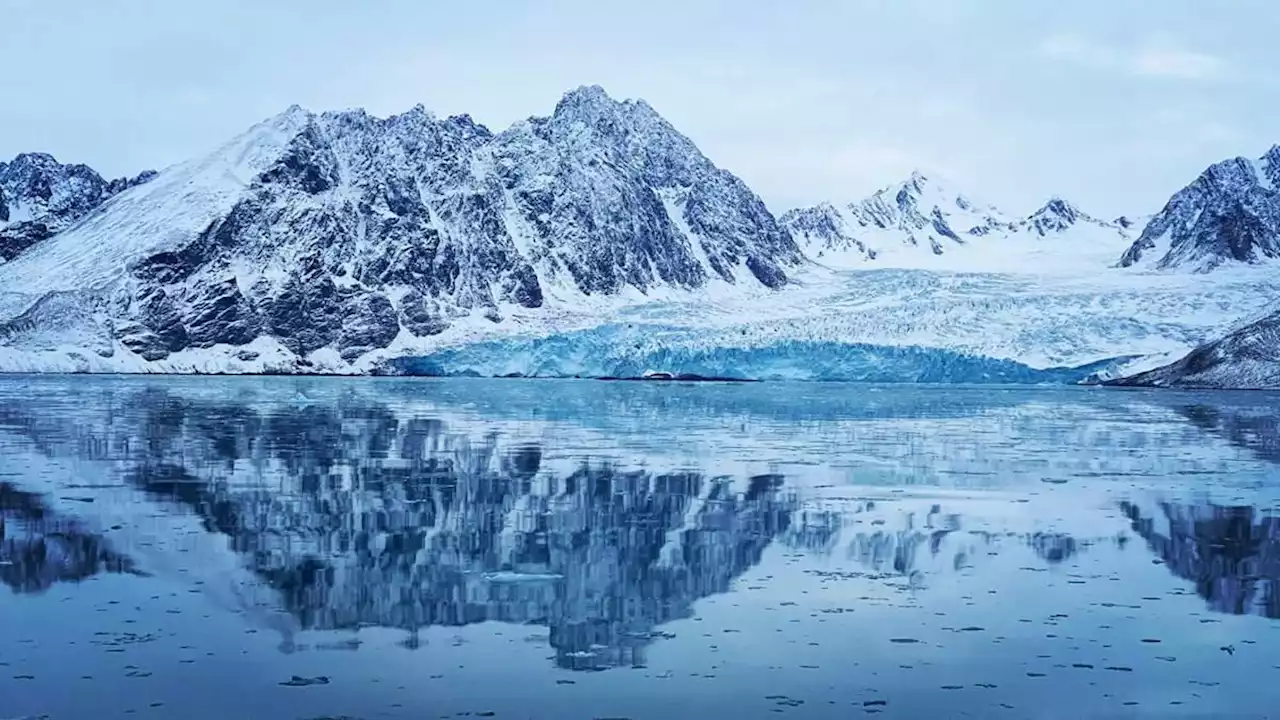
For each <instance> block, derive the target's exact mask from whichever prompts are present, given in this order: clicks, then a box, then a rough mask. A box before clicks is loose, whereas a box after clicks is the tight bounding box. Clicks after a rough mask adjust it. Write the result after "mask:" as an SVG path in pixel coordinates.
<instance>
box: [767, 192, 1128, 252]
mask: <svg viewBox="0 0 1280 720" xmlns="http://www.w3.org/2000/svg"><path fill="white" fill-rule="evenodd" d="M781 221H782V223H783V225H785V226H786V227H787V229H788V230H790V231H791V233H792V235H793V236H794V237H795V238H796V241H797V242H798V243H799V244H800V245H801V247H802V248H804V250H805V252H806V253H807V254H808V255H809V256H810V257H812V258H814V259H815V260H817V261H819V262H822V263H824V264H829V265H835V266H855V267H857V266H864V265H869V266H875V265H885V266H903V265H906V266H912V265H915V264H918V263H921V262H926V263H927V262H929V261H931V260H933V259H934V258H937V257H941V256H946V262H947V263H952V262H954V261H961V262H963V261H966V260H975V259H979V258H980V261H981V262H982V264H984V265H985V266H987V267H990V268H993V269H998V268H999V267H1000V266H1001V261H1002V260H1004V261H1005V262H1004V264H1009V261H1011V260H1015V259H1016V260H1018V261H1022V260H1025V259H1026V258H1024V257H1023V256H1024V255H1025V254H1026V252H1027V251H1028V250H1031V251H1035V250H1038V249H1042V248H1040V247H1039V246H1038V245H1037V244H1036V242H1035V241H1037V240H1043V239H1059V238H1062V237H1066V236H1071V237H1073V238H1075V236H1077V235H1085V236H1087V237H1084V238H1080V242H1077V243H1075V244H1077V245H1080V246H1081V247H1079V248H1073V250H1072V252H1071V253H1067V254H1068V255H1069V254H1072V253H1078V254H1079V255H1081V256H1083V257H1087V258H1089V260H1090V261H1093V262H1095V264H1099V266H1100V267H1105V265H1103V264H1102V263H1103V260H1102V259H1101V258H1100V256H1105V257H1107V258H1108V259H1109V258H1111V257H1114V254H1113V253H1114V252H1119V249H1120V248H1123V247H1124V246H1125V245H1127V244H1128V241H1129V239H1130V238H1129V235H1128V233H1129V232H1130V228H1131V227H1132V226H1133V222H1132V221H1130V220H1128V219H1126V218H1120V219H1117V220H1115V221H1104V220H1099V219H1097V218H1094V217H1092V216H1090V215H1088V214H1086V213H1084V212H1082V211H1080V210H1079V209H1078V208H1076V207H1075V206H1074V205H1072V204H1070V203H1069V202H1067V201H1065V200H1063V199H1061V198H1056V197H1055V198H1052V199H1050V200H1049V201H1048V202H1047V203H1045V205H1044V206H1043V207H1041V208H1040V209H1038V210H1036V211H1035V212H1034V213H1032V214H1031V215H1030V216H1028V217H1026V218H1015V217H1013V216H1010V215H1008V214H1006V213H1004V212H1002V211H1000V210H998V209H996V208H995V207H993V206H991V205H987V204H985V203H980V202H977V201H974V200H972V199H970V198H969V197H968V196H966V195H964V194H962V193H960V192H958V191H956V190H954V189H953V188H951V187H950V185H949V184H948V183H946V182H943V181H939V180H936V179H931V178H929V177H926V176H925V175H924V174H922V173H920V172H916V173H913V174H912V175H911V177H910V178H908V179H907V180H906V181H904V182H902V183H899V184H897V185H893V186H890V187H888V188H885V189H883V190H880V191H879V192H877V193H875V194H874V195H872V196H871V197H869V198H867V199H865V200H862V201H859V202H854V203H850V204H848V205H843V206H836V205H833V204H830V203H824V204H821V205H816V206H813V207H808V208H800V209H796V210H791V211H789V212H787V213H785V214H784V215H783V216H782V218H781Z"/></svg>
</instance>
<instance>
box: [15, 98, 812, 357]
mask: <svg viewBox="0 0 1280 720" xmlns="http://www.w3.org/2000/svg"><path fill="white" fill-rule="evenodd" d="M126 199H127V200H128V202H125V203H113V204H112V206H111V207H110V208H108V209H109V210H113V211H115V212H104V213H99V214H98V215H97V216H96V217H95V218H93V219H92V220H93V221H92V222H85V223H82V224H80V225H78V226H77V227H76V228H74V229H73V230H71V231H68V232H67V233H64V234H62V235H59V236H57V237H55V238H53V239H52V240H51V241H49V242H48V243H46V244H45V246H43V247H41V248H39V249H38V251H37V252H33V253H30V254H27V255H25V256H23V257H21V258H19V259H18V264H20V265H22V267H21V268H18V267H15V266H14V265H13V264H10V265H9V266H8V267H5V268H3V269H0V286H4V287H5V288H6V290H10V291H11V292H12V293H13V294H14V295H21V296H24V297H25V296H29V297H31V298H32V301H31V302H32V304H30V305H29V306H28V307H27V309H26V310H23V312H28V311H30V312H33V313H37V314H39V313H40V312H43V311H42V310H40V307H43V306H41V305H40V303H41V302H42V301H43V298H44V297H46V296H47V295H48V294H49V293H50V292H57V291H62V292H63V296H65V297H67V298H69V297H71V296H70V295H67V292H68V291H70V292H72V293H74V292H76V291H78V290H80V289H84V288H91V289H92V292H91V293H89V295H87V296H85V297H91V298H95V299H93V300H92V302H93V303H97V304H95V305H94V306H95V307H100V308H110V310H109V311H105V310H104V312H110V313H114V314H113V315H112V318H113V321H112V322H111V323H108V324H105V325H101V328H103V329H86V332H92V333H95V334H96V335H95V336H96V337H98V343H99V344H97V345H95V347H97V348H107V349H109V348H112V347H116V346H120V351H121V352H127V353H133V354H135V355H137V356H138V357H139V358H141V359H142V360H144V361H155V360H160V359H164V358H166V357H168V356H169V355H172V354H174V353H180V352H187V351H199V352H203V351H206V350H208V349H209V348H211V347H213V346H215V345H217V346H223V347H230V348H232V350H225V352H226V353H228V354H231V353H234V352H238V351H237V350H235V348H239V347H241V346H244V345H246V344H249V343H252V342H255V341H257V342H259V343H263V342H265V343H267V344H268V345H269V346H271V347H272V348H273V350H272V352H273V353H276V355H275V356H273V362H275V361H280V362H284V363H286V364H288V363H302V362H310V361H309V360H307V358H308V357H309V356H311V355H312V354H313V353H316V352H319V351H325V353H327V354H324V358H323V362H325V363H328V365H327V367H342V366H343V365H344V364H346V363H350V362H354V361H355V360H357V359H358V358H365V357H367V356H370V354H371V353H374V354H376V353H378V351H382V350H383V349H386V348H388V347H389V346H390V345H391V344H392V343H393V342H396V343H398V347H399V348H400V349H399V350H398V352H407V351H408V350H409V349H412V348H414V347H417V348H419V349H421V347H422V346H424V344H430V343H433V342H436V340H433V339H431V336H434V335H437V334H440V333H442V332H444V331H446V329H448V328H450V327H451V326H453V325H457V324H460V325H461V326H462V327H463V328H464V329H465V328H474V324H475V323H477V322H480V321H483V323H484V324H482V327H487V326H488V325H487V323H490V322H493V323H500V322H502V321H503V320H504V317H505V315H504V313H508V312H512V309H513V308H518V312H520V313H522V314H527V313H530V312H533V311H535V310H537V309H539V308H542V307H543V306H544V305H545V304H547V303H549V302H552V301H553V300H554V301H558V302H563V301H566V300H570V299H571V300H572V302H576V303H580V302H581V296H583V295H616V294H620V293H623V292H627V291H635V292H640V293H650V292H653V291H655V290H657V289H670V290H692V289H696V288H700V287H703V286H705V285H707V284H708V283H710V282H713V281H722V282H725V283H732V284H739V283H742V284H748V285H750V284H758V285H762V286H764V287H768V288H777V287H780V286H781V285H783V284H785V283H786V282H787V280H788V276H787V271H786V268H788V267H791V266H794V265H796V264H798V263H800V262H802V261H803V256H802V255H801V253H800V251H799V248H797V247H796V245H795V243H794V242H793V240H792V239H791V236H790V235H789V234H788V233H787V232H786V231H785V230H784V229H783V228H781V227H780V226H779V225H778V223H777V221H776V220H775V219H774V217H773V216H772V215H771V214H770V213H769V211H768V210H767V208H766V207H765V206H764V204H763V203H762V202H761V201H760V199H759V198H758V197H757V196H756V195H755V194H754V193H752V192H751V190H750V189H749V188H747V186H746V185H745V184H744V183H742V181H741V180H739V179H738V178H736V177H734V176H733V175H732V174H730V173H728V172H726V171H724V170H721V169H719V168H717V167H716V166H715V165H714V164H712V163H711V161H710V160H708V159H707V158H706V157H705V156H703V155H702V154H701V153H700V152H699V151H698V149H697V148H696V147H695V146H694V145H693V143H692V142H691V141H689V140H688V139H687V138H685V137H684V136H683V135H681V134H679V133H678V132H677V131H676V130H675V129H674V128H673V127H671V126H670V124H668V123H667V122H666V121H665V120H663V119H662V118H660V117H659V116H658V115H657V114H656V113H655V112H653V110H652V108H650V107H649V106H648V105H647V104H643V103H641V102H638V101H622V102H619V101H615V100H613V99H612V98H609V97H608V95H607V94H606V93H604V91H603V90H602V89H600V88H598V87H596V86H587V87H584V88H579V89H578V90H575V91H571V92H570V93H569V94H568V95H566V96H565V98H564V99H562V100H561V102H560V103H559V104H558V105H557V107H556V111H555V112H554V113H553V114H552V115H550V116H547V117H543V118H532V119H530V120H528V121H525V122H521V123H517V124H516V125H515V126H513V127H511V128H509V129H507V130H505V131H502V132H500V133H496V134H494V133H490V132H489V131H488V130H487V129H486V128H484V127H483V126H482V125H478V124H477V123H475V122H474V120H472V119H471V118H470V117H469V116H466V115H455V116H453V117H449V118H446V119H443V120H441V119H438V118H436V117H435V116H434V115H432V114H430V113H428V112H426V111H425V109H422V108H417V109H413V110H410V111H408V112H407V113H404V114H401V115H393V116H390V117H388V118H386V119H379V118H374V117H371V116H369V115H368V114H367V113H365V112H364V111H361V110H351V111H341V112H326V113H319V114H317V113H313V112H311V111H308V110H305V109H303V108H301V107H299V106H293V107H290V108H288V109H287V110H285V111H284V112H282V113H279V114H277V115H275V116H272V117H270V118H267V119H266V120H264V121H262V122H260V123H258V124H256V125H254V126H253V127H251V128H249V129H248V130H247V131H246V132H244V133H242V134H241V135H240V136H238V137H236V138H235V139H233V140H232V141H230V142H229V143H227V144H226V145H224V146H223V147H222V148H220V149H219V150H217V151H215V152H214V153H212V154H210V155H208V156H206V157H204V158H199V159H196V160H192V161H190V162H188V163H184V164H182V165H180V166H176V167H174V168H170V169H169V170H167V171H166V172H165V173H163V174H162V175H161V176H160V178H159V179H158V180H157V181H156V182H155V183H152V184H151V187H150V188H149V189H148V191H147V192H146V193H132V194H130V195H129V196H128V198H122V200H126ZM95 293H107V296H101V297H100V296H99V295H97V294H95ZM108 296H109V297H108ZM60 297H62V296H60ZM77 297H79V296H77ZM85 301H86V302H89V301H88V300H85ZM66 302H70V300H67V301H66ZM76 302H80V300H79V299H77V300H76ZM35 317H36V315H31V316H29V317H28V316H24V319H23V324H22V325H21V327H23V328H30V327H34V326H36V325H39V322H38V321H36V320H34V319H33V318H35ZM7 319H10V318H0V328H3V326H4V321H5V320H7ZM96 327H97V326H95V328H96ZM464 331H465V332H470V331H472V330H459V332H464ZM30 332H35V331H34V330H32V331H30ZM103 332H110V333H112V335H111V336H110V337H107V336H104V335H102V333H103ZM24 333H27V334H29V332H28V330H23V333H19V335H20V336H22V337H25V335H24ZM33 337H34V336H33ZM4 342H9V343H13V342H22V340H21V337H19V336H10V337H9V338H7V339H4V338H0V344H3V343H4ZM217 352H224V351H222V350H220V351H217ZM246 352H248V351H246ZM254 352H255V353H256V352H257V351H254ZM250 354H253V353H250ZM254 357H257V355H254ZM381 357H383V355H379V356H378V357H372V358H370V359H369V362H375V361H377V360H379V359H380V358H381ZM245 362H251V361H248V360H246V361H245Z"/></svg>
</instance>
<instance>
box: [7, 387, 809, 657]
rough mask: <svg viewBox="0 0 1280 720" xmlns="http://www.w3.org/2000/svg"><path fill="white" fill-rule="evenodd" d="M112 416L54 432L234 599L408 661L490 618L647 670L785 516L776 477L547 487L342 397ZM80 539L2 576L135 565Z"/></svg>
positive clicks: (496, 457)
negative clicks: (217, 566)
mask: <svg viewBox="0 0 1280 720" xmlns="http://www.w3.org/2000/svg"><path fill="white" fill-rule="evenodd" d="M123 406H124V407H127V408H129V412H128V413H121V414H119V415H116V416H114V417H113V422H112V423H110V424H108V425H104V426H94V425H89V424H86V425H82V426H78V427H76V428H74V429H71V430H68V429H66V428H63V429H62V431H61V434H62V436H64V437H73V438H75V442H74V448H75V450H74V452H75V453H76V454H77V455H78V456H79V457H83V458H91V459H94V460H100V461H101V460H106V461H110V462H112V463H113V464H114V465H115V466H116V474H117V476H118V477H120V478H121V479H123V480H124V481H125V483H126V484H127V485H128V486H131V487H134V488H137V489H139V490H142V491H143V492H144V493H145V494H146V496H148V497H151V498H153V499H154V500H158V501H161V502H162V503H165V504H169V505H172V506H178V507H181V508H186V509H187V511H188V512H192V513H194V514H195V515H196V516H197V517H198V518H199V519H200V520H201V522H202V524H203V527H204V528H205V530H206V531H208V532H210V533H217V534H221V535H224V536H226V537H227V538H228V546H229V548H230V549H231V550H232V551H234V552H235V553H236V554H238V555H239V556H241V558H242V561H243V563H244V565H245V566H246V567H247V568H248V569H249V570H250V571H251V572H252V573H253V574H254V575H255V576H256V577H258V578H259V579H260V581H261V583H260V585H258V586H257V587H249V588H241V589H239V590H237V593H239V594H241V595H243V594H245V593H250V594H254V595H255V597H252V598H248V601H249V602H250V603H251V604H253V605H257V606H259V607H261V606H269V605H272V604H276V603H279V604H282V605H283V609H284V610H285V611H287V613H289V614H290V615H291V616H292V617H293V618H295V620H296V624H295V629H297V630H335V629H356V628H360V627H366V626H380V627H389V628H400V629H403V630H406V631H409V632H410V633H411V635H410V637H409V639H408V640H407V641H406V644H408V645H409V646H411V647H412V646H414V645H415V644H416V642H417V640H416V631H417V630H419V629H421V628H425V627H428V626H433V625H435V626H441V625H442V626H458V625H466V624H470V623H479V622H485V621H490V620H495V621H502V622H510V623H521V624H529V625H538V626H545V627H546V628H548V629H549V637H547V638H545V639H547V640H549V642H550V644H551V645H552V646H553V647H554V649H555V655H556V662H557V664H558V665H560V666H562V667H567V668H573V669H600V668H605V667H610V666H615V665H640V664H643V663H644V654H643V648H644V646H645V645H647V644H648V643H649V642H650V641H651V640H652V639H653V638H654V637H656V636H658V633H657V631H656V628H657V626H658V625H660V624H662V623H665V622H668V621H670V620H674V619H678V618H682V617H687V616H689V615H690V614H691V606H692V604H693V602H694V601H695V600H697V599H699V598H702V597H705V596H708V595H710V594H713V593H720V592H725V591H727V590H728V589H729V588H730V584H731V583H732V581H733V579H734V578H736V577H738V576H739V575H740V574H742V573H743V572H744V571H745V570H747V569H748V568H750V567H751V566H752V565H754V564H755V563H757V562H758V561H759V560H760V557H761V554H762V552H763V551H764V549H765V547H766V546H767V545H768V544H769V543H770V542H771V541H772V540H773V538H774V537H775V536H776V535H777V534H778V533H780V532H783V531H785V530H786V529H787V527H788V524H789V522H790V518H791V513H792V510H793V509H794V507H795V500H794V498H793V497H791V496H790V495H789V494H787V493H785V492H783V486H784V478H783V477H782V476H781V475H778V474H763V475H755V476H750V477H737V478H735V477H709V476H707V475H705V474H703V473H700V472H693V471H684V472H665V473H653V472H646V471H621V470H618V469H616V468H614V467H611V466H610V465H609V464H607V463H589V462H582V463H579V464H578V466H577V467H576V468H573V469H569V470H565V471H563V472H558V471H556V470H548V469H547V468H544V467H543V462H542V458H543V451H542V448H541V447H539V446H538V445H537V444H532V443H523V444H519V445H516V446H513V447H509V448H508V447H504V446H503V445H502V444H501V443H500V442H499V439H498V437H497V436H496V435H493V434H488V435H481V436H478V437H477V436H472V435H470V434H468V433H466V432H465V431H458V430H453V429H451V428H450V427H449V425H448V424H447V423H446V422H443V421H441V420H438V419H434V418H429V417H402V416H398V415H397V414H395V413H393V412H392V411H390V410H389V409H388V408H386V407H385V406H382V405H380V404H377V403H372V402H361V401H360V400H359V398H353V397H346V398H344V399H343V400H342V401H341V402H339V403H336V404H333V405H325V406H318V405H309V404H301V405H296V406H289V405H284V406H280V405H274V406H271V407H269V408H267V409H265V410H260V409H257V408H254V407H252V406H250V405H248V404H240V403H235V402H210V401H206V400H194V399H192V398H189V397H181V396H179V395H175V394H170V393H167V392H162V391H155V390H146V391H143V392H140V393H136V394H133V395H131V396H130V397H127V398H123ZM16 412H17V411H14V410H12V409H11V410H10V411H9V412H8V413H7V416H8V417H7V418H6V419H7V421H8V422H7V423H6V424H9V425H12V424H14V422H15V421H19V422H21V421H20V419H19V418H17V417H15V413H16ZM21 424H22V425H24V426H25V427H27V428H46V429H47V428H48V424H47V420H46V421H37V420H36V419H34V418H30V422H29V423H28V422H21ZM35 439H36V440H37V444H39V445H43V446H44V447H45V448H46V449H48V450H53V449H54V447H55V446H56V444H57V443H56V442H53V441H52V438H51V437H50V438H46V441H45V442H40V438H35ZM63 449H64V450H65V449H67V448H63ZM4 497H7V496H4ZM14 497H17V496H14ZM59 537H66V536H63V535H59ZM74 537H78V538H79V539H78V540H76V541H75V542H77V543H78V546H77V550H76V551H75V552H74V553H68V552H64V553H63V555H62V556H59V557H57V558H55V557H54V556H53V555H52V554H51V553H49V552H45V553H44V554H36V555H32V553H30V552H29V553H28V555H29V556H30V557H28V558H27V559H26V560H24V561H23V562H22V563H19V564H15V565H12V566H9V567H7V568H3V570H8V571H10V574H24V573H25V574H26V575H27V577H26V578H24V579H22V580H17V579H15V580H14V581H13V584H19V583H26V584H27V585H28V586H30V585H32V584H33V583H34V584H38V583H44V586H47V584H48V582H50V580H46V579H45V577H46V576H49V575H51V574H52V575H55V577H56V578H57V579H61V578H62V577H64V576H69V577H78V576H84V575H87V574H91V573H92V572H94V571H96V570H99V569H112V568H123V567H126V566H127V563H126V561H124V560H123V559H122V558H119V557H117V556H115V555H112V554H110V553H108V552H107V551H106V550H105V549H103V547H105V546H104V544H103V542H102V539H101V538H100V537H92V536H74ZM48 542H49V541H48V539H47V538H46V540H45V543H46V545H47V544H48ZM62 544H63V545H66V544H67V541H65V540H64V541H63V543H62ZM122 551H124V552H128V548H122ZM55 568H63V569H55ZM59 573H61V575H59ZM285 647H286V649H288V648H290V647H294V645H293V640H292V639H291V638H286V644H285Z"/></svg>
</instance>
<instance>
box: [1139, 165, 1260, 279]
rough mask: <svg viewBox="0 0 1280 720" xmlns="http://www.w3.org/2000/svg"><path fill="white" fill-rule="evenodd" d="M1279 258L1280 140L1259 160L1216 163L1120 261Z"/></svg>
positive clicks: (1206, 265) (1209, 266) (1207, 262)
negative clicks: (1279, 142) (1278, 143)
mask: <svg viewBox="0 0 1280 720" xmlns="http://www.w3.org/2000/svg"><path fill="white" fill-rule="evenodd" d="M1160 253H1163V254H1160ZM1276 258H1280V145H1277V146H1275V147H1273V148H1271V150H1270V151H1268V152H1267V153H1266V154H1265V155H1263V156H1262V158H1260V159H1259V160H1257V161H1254V160H1249V159H1247V158H1242V157H1238V158H1233V159H1231V160H1224V161H1223V162H1220V163H1217V164H1215V165H1212V166H1210V167H1209V168H1208V169H1207V170H1205V171H1204V173H1202V174H1201V175H1200V177H1198V178H1196V180H1195V181H1194V182H1192V183H1191V184H1190V185H1188V186H1187V187H1185V188H1183V189H1182V190H1180V191H1178V193H1177V194H1175V195H1174V196H1173V197H1172V198H1170V200H1169V202H1168V203H1167V204H1166V205H1165V206H1164V209H1162V210H1161V211H1160V212H1159V213H1157V214H1156V215H1155V216H1154V217H1152V219H1151V221H1150V222H1149V223H1148V224H1147V226H1146V228H1145V229H1144V230H1143V231H1142V235H1141V236H1139V237H1138V239H1137V240H1136V241H1134V243H1133V245H1132V246H1131V247H1130V248H1129V250H1128V251H1127V252H1125V254H1124V256H1123V257H1122V258H1121V259H1120V265H1121V266H1123V267H1129V266H1132V265H1137V264H1139V263H1140V262H1151V263H1153V264H1154V267H1156V268H1157V269H1169V268H1189V269H1193V270H1197V271H1201V272H1207V271H1210V270H1213V269H1214V268H1216V267H1218V266H1220V265H1222V264H1223V263H1227V262H1237V263H1258V262H1261V261H1263V260H1267V259H1276Z"/></svg>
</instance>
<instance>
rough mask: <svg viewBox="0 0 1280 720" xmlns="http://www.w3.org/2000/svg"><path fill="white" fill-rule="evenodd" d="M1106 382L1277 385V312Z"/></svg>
mask: <svg viewBox="0 0 1280 720" xmlns="http://www.w3.org/2000/svg"><path fill="white" fill-rule="evenodd" d="M1108 384H1111V385H1130V386H1151V387H1198V388H1252V389H1267V388H1280V312H1276V313H1272V314H1271V315H1268V316H1266V317H1264V318H1262V319H1260V320H1257V321H1256V322H1252V323H1250V324H1248V325H1245V326H1244V327H1242V328H1239V329H1238V330H1235V331H1234V332H1231V333H1229V334H1227V335H1226V336H1224V337H1222V338H1221V339H1218V340H1215V341H1213V342H1210V343H1207V344H1205V345H1201V346H1200V347H1198V348H1196V349H1195V350H1192V351H1191V352H1190V353H1189V354H1188V355H1187V356H1186V357H1184V358H1182V359H1181V360H1178V361H1177V362H1175V363H1172V364H1170V365H1166V366H1164V367H1162V368H1157V369H1155V370H1151V371H1149V372H1144V373H1140V374H1138V375H1134V376H1132V377H1127V378H1122V379H1119V380H1113V381H1111V382H1109V383H1108Z"/></svg>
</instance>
